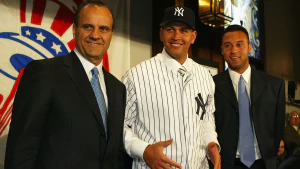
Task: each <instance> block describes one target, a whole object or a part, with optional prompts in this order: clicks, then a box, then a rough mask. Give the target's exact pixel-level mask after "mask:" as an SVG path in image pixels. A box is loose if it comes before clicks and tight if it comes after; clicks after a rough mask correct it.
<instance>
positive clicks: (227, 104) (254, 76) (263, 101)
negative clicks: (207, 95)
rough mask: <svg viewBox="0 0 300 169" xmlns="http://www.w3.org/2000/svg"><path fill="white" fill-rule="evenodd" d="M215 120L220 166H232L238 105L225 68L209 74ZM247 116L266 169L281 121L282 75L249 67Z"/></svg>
mask: <svg viewBox="0 0 300 169" xmlns="http://www.w3.org/2000/svg"><path fill="white" fill-rule="evenodd" d="M213 79H214V82H215V84H216V90H215V106H216V111H215V120H216V131H217V133H218V140H219V143H220V146H221V152H220V153H221V158H222V168H223V169H230V168H233V165H234V162H235V158H236V152H237V146H238V138H239V136H238V135H239V109H238V102H237V98H236V94H235V91H234V88H233V84H232V81H231V79H230V75H229V72H228V71H225V72H223V73H220V74H218V75H216V76H214V77H213ZM250 85H251V87H250V90H251V91H250V98H251V112H250V113H251V118H252V122H253V124H254V129H255V133H256V137H257V141H258V146H259V150H260V153H261V155H262V158H263V161H264V163H265V165H266V167H267V169H274V168H276V160H277V151H278V148H279V143H280V140H281V139H282V137H283V129H284V121H285V119H284V118H285V94H284V91H285V89H284V88H285V83H284V81H283V80H282V79H279V78H276V77H274V76H271V75H268V74H266V73H264V72H261V71H257V70H255V69H251V84H250Z"/></svg>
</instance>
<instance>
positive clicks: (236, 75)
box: [228, 66, 261, 160]
mask: <svg viewBox="0 0 300 169" xmlns="http://www.w3.org/2000/svg"><path fill="white" fill-rule="evenodd" d="M228 71H229V75H230V78H231V81H232V84H233V88H234V91H235V94H236V98H237V99H239V98H238V91H239V90H238V84H239V80H240V76H241V74H239V73H237V72H235V71H233V70H231V69H230V68H228ZM242 76H243V78H244V83H245V86H246V89H247V93H248V97H249V100H250V104H251V97H250V89H251V87H250V84H251V67H250V66H248V68H247V69H246V70H245V71H244V73H243V74H242ZM252 126H253V122H252ZM253 135H254V150H255V159H256V160H257V159H261V154H260V151H259V147H258V143H257V139H256V134H255V130H254V128H253ZM236 157H237V158H240V147H239V145H238V149H237V152H236Z"/></svg>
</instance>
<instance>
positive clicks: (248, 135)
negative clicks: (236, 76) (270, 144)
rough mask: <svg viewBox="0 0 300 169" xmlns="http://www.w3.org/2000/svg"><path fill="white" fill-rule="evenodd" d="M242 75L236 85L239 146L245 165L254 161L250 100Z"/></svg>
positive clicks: (248, 165) (249, 164)
mask: <svg viewBox="0 0 300 169" xmlns="http://www.w3.org/2000/svg"><path fill="white" fill-rule="evenodd" d="M243 81H244V79H243V76H242V75H241V76H240V80H239V86H238V92H239V93H238V102H239V117H240V127H239V147H240V158H241V162H242V163H244V164H245V165H246V166H247V167H249V168H250V166H251V165H252V164H253V163H254V161H255V152H254V137H253V130H252V125H251V119H250V102H249V97H248V94H247V90H246V86H245V83H244V82H243Z"/></svg>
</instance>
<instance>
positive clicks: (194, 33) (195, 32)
mask: <svg viewBox="0 0 300 169" xmlns="http://www.w3.org/2000/svg"><path fill="white" fill-rule="evenodd" d="M196 37H197V31H196V30H194V31H193V32H192V43H191V44H194V42H195V40H196Z"/></svg>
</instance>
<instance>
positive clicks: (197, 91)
mask: <svg viewBox="0 0 300 169" xmlns="http://www.w3.org/2000/svg"><path fill="white" fill-rule="evenodd" d="M160 25H161V29H160V39H161V41H162V42H163V44H164V50H163V51H162V53H159V54H158V55H156V56H155V57H153V58H151V59H149V60H147V61H144V62H142V63H140V64H138V65H137V66H135V67H133V68H132V69H130V70H129V71H128V72H127V73H126V74H125V75H124V76H123V83H124V84H125V86H126V88H127V89H126V90H127V104H126V113H125V125H124V144H125V149H126V151H127V153H128V154H129V155H130V156H131V157H133V158H134V160H133V168H134V169H135V168H141V169H144V168H167V169H168V168H189V169H199V168H201V169H202V168H203V169H206V168H208V161H207V158H206V155H207V153H208V156H209V158H210V160H211V161H212V163H213V164H214V166H215V169H220V168H221V166H220V163H221V159H220V155H219V150H218V147H219V146H218V144H219V143H218V141H217V133H216V132H215V120H214V114H213V113H214V111H215V106H214V89H215V86H214V83H213V80H212V77H211V75H210V74H209V72H208V71H207V70H206V69H205V68H203V67H202V66H200V65H199V64H197V63H196V62H194V61H193V60H192V59H190V58H188V49H189V47H190V45H191V44H193V43H194V41H195V39H196V36H197V32H196V30H195V15H194V12H193V11H192V10H191V9H189V8H186V7H169V8H167V9H166V10H165V13H164V18H163V21H162V23H161V24H160Z"/></svg>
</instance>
